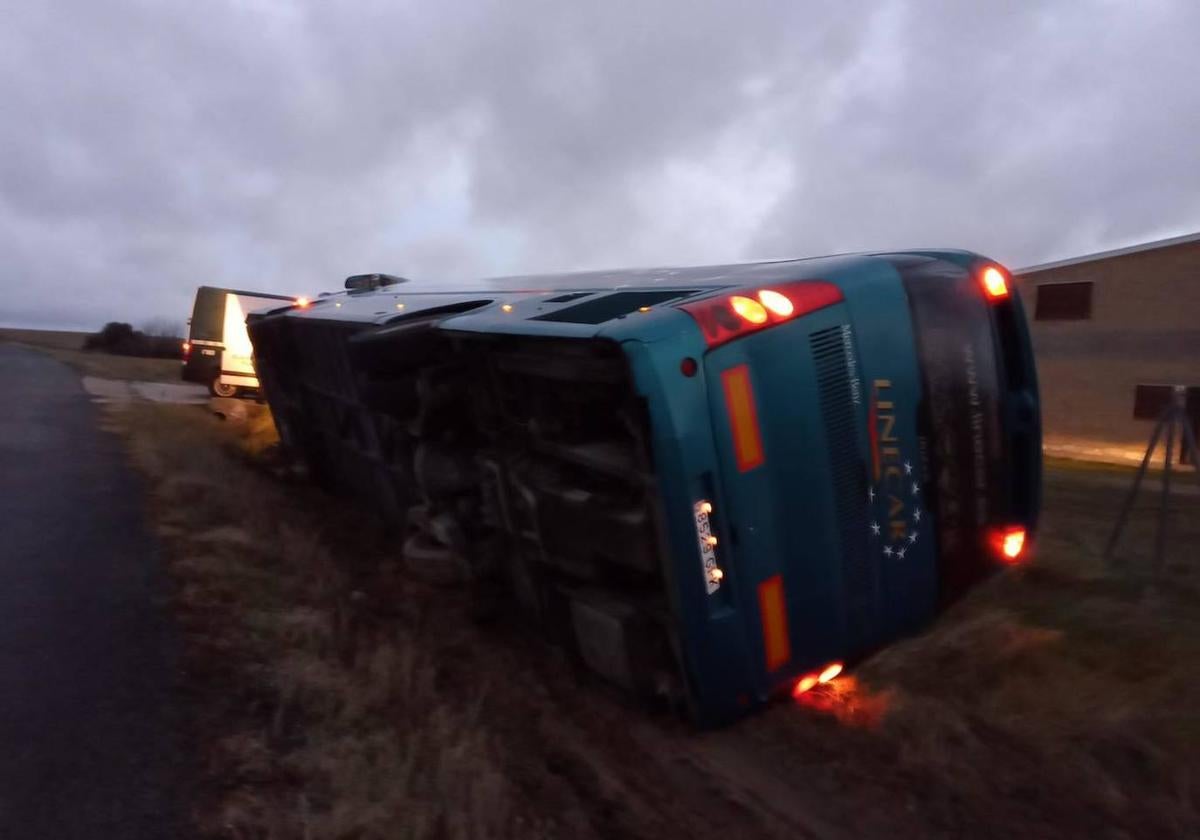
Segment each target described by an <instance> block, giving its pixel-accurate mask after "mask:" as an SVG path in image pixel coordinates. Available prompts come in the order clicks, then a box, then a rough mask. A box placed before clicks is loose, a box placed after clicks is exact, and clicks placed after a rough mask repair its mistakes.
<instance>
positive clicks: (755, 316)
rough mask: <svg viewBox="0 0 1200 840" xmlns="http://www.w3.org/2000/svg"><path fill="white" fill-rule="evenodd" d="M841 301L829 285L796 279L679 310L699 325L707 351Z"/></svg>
mask: <svg viewBox="0 0 1200 840" xmlns="http://www.w3.org/2000/svg"><path fill="white" fill-rule="evenodd" d="M842 300H843V298H842V291H841V289H839V288H838V287H837V286H835V285H833V284H832V283H829V282H826V281H824V280H800V281H796V282H792V283H778V284H773V285H771V286H769V287H768V286H764V287H762V288H755V289H746V290H742V291H740V292H738V293H736V294H723V295H717V296H716V297H710V298H705V299H704V300H698V301H694V302H692V303H684V304H681V305H680V307H679V308H680V309H682V310H683V311H684V312H686V313H687V314H689V315H691V316H692V318H694V319H695V321H696V323H697V324H699V325H700V329H701V330H702V331H703V332H704V341H705V343H706V344H707V345H708V346H709V347H710V348H711V347H717V346H718V345H721V344H724V343H725V342H727V341H731V340H733V339H735V338H738V337H740V336H743V335H747V334H749V333H752V332H755V331H757V330H761V329H766V328H767V327H771V326H774V325H775V324H780V323H783V322H784V321H788V320H790V319H792V318H797V317H799V316H801V315H807V314H808V313H809V312H814V311H816V310H818V309H824V308H825V307H826V306H832V305H833V304H835V303H840V302H841V301H842Z"/></svg>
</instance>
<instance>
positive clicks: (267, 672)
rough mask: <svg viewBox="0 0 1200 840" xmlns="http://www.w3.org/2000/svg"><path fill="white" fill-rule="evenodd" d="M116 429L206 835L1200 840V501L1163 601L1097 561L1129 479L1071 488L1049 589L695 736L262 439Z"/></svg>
mask: <svg viewBox="0 0 1200 840" xmlns="http://www.w3.org/2000/svg"><path fill="white" fill-rule="evenodd" d="M118 422H119V423H120V425H121V426H122V428H123V430H124V432H125V433H126V434H127V435H128V437H129V439H130V441H131V446H132V450H133V452H134V455H135V457H136V460H137V462H138V464H139V465H140V466H141V467H142V468H143V469H144V470H145V471H146V472H147V473H148V474H149V475H150V476H151V478H152V483H153V487H154V512H155V516H156V519H157V520H158V521H159V523H160V526H159V527H160V529H161V532H162V536H163V539H164V540H165V541H166V543H167V545H168V548H169V549H170V551H169V554H170V556H171V558H172V561H171V562H172V569H173V572H174V576H175V579H176V580H177V582H178V586H179V592H178V596H177V605H178V609H179V615H180V617H181V621H182V623H183V626H184V628H185V631H186V634H187V638H188V641H189V649H190V650H191V654H190V659H189V662H190V665H189V670H190V676H191V682H192V684H193V685H194V686H195V692H196V700H197V708H198V709H199V728H200V733H201V736H202V738H201V740H202V742H204V743H206V744H207V745H208V747H207V750H206V753H205V755H204V762H205V768H206V771H207V778H208V779H209V783H208V787H207V788H206V789H205V790H204V791H202V803H201V806H200V808H199V809H198V814H199V819H200V822H201V825H202V826H203V828H204V829H205V830H206V831H207V832H208V833H209V834H210V835H211V836H214V837H236V838H243V837H244V838H301V837H303V838H377V837H380V838H381V837H487V836H513V837H570V838H574V837H625V836H632V837H656V838H666V837H687V838H689V840H692V839H693V838H706V837H712V838H718V837H719V838H728V837H731V836H736V837H743V836H744V837H765V836H823V837H825V836H828V837H862V836H889V837H896V838H900V837H930V836H940V837H958V836H972V837H1014V836H1020V837H1075V836H1078V837H1129V836H1147V837H1151V836H1153V837H1163V836H1171V837H1176V836H1178V837H1182V836H1197V835H1198V834H1200V807H1198V801H1197V796H1198V793H1197V790H1196V788H1195V784H1194V782H1193V780H1194V779H1195V778H1197V774H1198V773H1200V716H1198V715H1197V713H1196V709H1197V708H1198V707H1200V683H1198V682H1197V676H1196V673H1195V663H1196V662H1198V661H1200V610H1198V609H1197V606H1198V605H1200V597H1198V595H1197V590H1196V587H1195V581H1196V579H1197V570H1196V565H1195V564H1196V558H1195V557H1194V555H1193V554H1192V553H1190V552H1189V551H1188V550H1187V548H1186V547H1187V546H1188V545H1194V544H1195V542H1196V539H1197V538H1198V537H1200V517H1196V516H1195V513H1196V507H1197V506H1200V499H1197V498H1196V497H1195V496H1181V497H1178V498H1177V499H1176V500H1175V501H1176V505H1177V507H1178V511H1177V513H1176V516H1175V519H1174V526H1175V528H1176V531H1175V538H1174V539H1173V540H1172V543H1173V545H1174V547H1175V549H1176V550H1175V551H1174V552H1173V555H1172V563H1171V568H1170V585H1169V586H1160V587H1158V588H1157V589H1148V588H1146V587H1145V586H1144V585H1143V583H1142V582H1140V581H1139V580H1137V579H1136V578H1126V577H1125V576H1123V575H1119V574H1114V573H1113V571H1112V570H1110V569H1108V568H1106V567H1105V566H1104V565H1103V564H1102V563H1101V561H1100V559H1099V553H1100V550H1101V548H1102V546H1103V542H1104V539H1105V537H1106V536H1107V533H1108V528H1109V527H1110V525H1111V517H1112V515H1113V513H1114V512H1115V510H1116V508H1117V506H1118V505H1119V502H1120V498H1121V489H1120V487H1119V486H1114V483H1113V482H1114V480H1115V479H1116V478H1121V477H1126V476H1127V475H1128V474H1127V473H1119V472H1108V471H1098V470H1092V469H1054V470H1051V472H1050V474H1049V477H1048V481H1047V496H1046V508H1047V514H1046V518H1045V523H1044V528H1043V531H1042V536H1041V539H1040V545H1039V546H1038V559H1037V561H1036V562H1035V563H1034V564H1033V565H1032V566H1030V567H1028V568H1026V569H1024V570H1020V571H1017V572H1015V573H1011V574H1007V575H1004V576H1002V577H1000V578H998V579H996V580H994V581H992V582H991V583H989V584H988V585H986V586H984V587H981V588H980V589H978V590H976V591H975V592H974V593H973V594H972V595H971V596H970V597H968V598H967V599H966V600H965V601H963V602H962V603H960V604H958V605H957V606H956V607H955V608H953V609H952V610H951V611H950V613H948V614H947V615H946V616H945V617H944V618H943V619H942V620H941V621H939V622H938V624H937V625H936V627H934V628H933V629H932V630H931V631H930V632H928V633H926V634H923V635H922V636H920V637H918V638H915V639H912V640H908V641H906V642H902V643H900V644H898V645H895V646H893V647H891V648H889V649H887V650H885V651H883V652H881V653H880V654H879V655H878V656H876V657H875V658H874V659H873V660H871V661H869V662H867V663H864V664H863V666H862V667H860V668H859V669H857V671H856V673H855V674H852V675H848V676H846V677H842V678H839V679H838V680H836V681H834V683H832V684H831V685H830V686H829V687H828V688H826V689H823V690H820V691H815V692H812V693H810V694H809V695H805V696H804V702H803V703H800V704H792V703H784V704H780V705H778V706H775V707H773V708H771V709H769V710H768V711H767V712H766V713H765V714H762V715H759V716H757V717H755V718H753V719H750V720H748V721H745V722H743V723H742V724H739V725H738V726H736V727H732V728H730V729H728V730H724V731H721V732H717V733H706V734H697V733H694V732H691V731H689V730H688V729H687V728H686V727H683V726H681V725H679V724H678V723H676V722H674V721H672V720H667V719H653V718H651V717H649V716H648V715H646V714H645V713H643V712H641V711H638V710H636V709H632V708H630V707H628V706H626V705H625V704H623V702H622V701H621V700H620V699H619V698H615V697H613V696H611V695H610V694H608V693H607V692H605V691H604V690H603V689H601V688H600V687H599V686H597V685H596V684H595V683H594V682H593V681H590V680H589V679H587V678H586V677H581V676H579V675H577V674H575V673H574V672H573V671H572V669H571V668H570V667H568V666H567V665H566V664H565V663H564V662H563V661H562V660H561V659H560V658H558V657H556V656H554V655H551V654H550V652H549V651H548V649H547V648H545V647H543V646H542V645H540V644H538V643H536V642H534V641H531V640H530V639H529V638H527V637H526V635H525V634H524V633H523V632H521V631H519V630H518V631H512V630H509V629H506V628H505V627H480V626H477V625H475V624H473V623H472V622H471V621H470V619H469V618H468V617H467V613H468V604H466V603H465V600H464V598H463V596H462V595H461V593H458V592H456V591H454V590H434V589H431V588H429V587H426V586H423V585H421V584H418V583H416V582H413V581H409V580H405V579H403V577H402V576H401V574H400V571H399V567H398V565H397V562H396V560H397V554H398V552H397V550H396V548H395V546H396V540H395V539H394V538H393V537H392V536H390V535H388V534H386V533H383V532H381V531H380V530H378V529H377V528H376V526H374V525H373V524H372V523H371V521H370V520H369V519H368V518H367V517H366V516H364V515H361V514H359V513H358V512H356V511H355V510H353V509H350V508H348V507H344V506H342V505H340V504H338V503H336V502H334V501H332V500H330V499H328V498H327V497H324V496H321V495H318V494H316V493H315V492H314V491H313V490H312V489H311V488H309V487H308V486H306V485H304V484H302V483H288V481H289V479H287V478H286V476H287V475H288V473H287V472H286V471H285V470H282V469H278V470H276V472H277V474H278V476H279V477H274V478H273V477H272V475H271V470H270V469H266V470H264V469H263V468H262V465H264V464H266V465H273V464H275V462H274V460H273V459H272V456H271V443H272V434H271V429H270V426H269V422H267V420H265V419H264V416H259V417H258V418H257V419H252V420H251V421H250V422H249V423H246V424H243V425H235V424H232V423H227V424H221V423H220V422H219V421H215V420H212V419H211V418H208V417H206V416H205V415H204V414H203V412H201V411H199V410H196V409H192V408H187V407H181V406H162V405H138V406H134V408H132V409H131V410H130V412H128V413H125V414H122V415H118ZM252 465H253V466H252ZM1144 501H1145V504H1144V505H1143V507H1142V508H1141V509H1140V510H1139V513H1138V518H1137V520H1136V521H1135V523H1134V527H1133V528H1132V530H1131V532H1130V534H1129V535H1128V537H1127V539H1126V542H1125V543H1124V546H1125V552H1124V555H1125V556H1126V557H1127V559H1128V566H1129V568H1130V569H1132V570H1135V571H1136V570H1143V569H1146V568H1147V563H1148V552H1149V545H1150V543H1151V535H1152V517H1151V516H1150V511H1149V509H1148V507H1147V506H1148V505H1149V503H1150V502H1151V499H1150V497H1149V496H1147V498H1146V499H1145V500H1144ZM1189 511H1190V513H1191V515H1190V518H1189V516H1187V515H1185V514H1187V513H1188V512H1189Z"/></svg>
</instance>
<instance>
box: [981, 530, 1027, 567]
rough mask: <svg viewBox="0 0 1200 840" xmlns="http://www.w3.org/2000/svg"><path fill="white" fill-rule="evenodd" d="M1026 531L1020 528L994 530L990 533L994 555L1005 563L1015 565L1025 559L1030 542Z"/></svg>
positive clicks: (989, 539)
mask: <svg viewBox="0 0 1200 840" xmlns="http://www.w3.org/2000/svg"><path fill="white" fill-rule="evenodd" d="M1026 537H1027V534H1026V532H1025V529H1024V528H1022V527H1020V526H1012V527H1006V528H993V529H991V531H990V532H989V533H988V543H989V547H990V548H991V551H992V553H993V554H994V555H995V556H996V557H997V558H998V559H999V560H1000V561H1001V562H1003V563H1008V564H1015V563H1020V562H1021V561H1022V560H1024V559H1025V556H1026V552H1027V549H1028V547H1029V546H1028V540H1027V539H1026Z"/></svg>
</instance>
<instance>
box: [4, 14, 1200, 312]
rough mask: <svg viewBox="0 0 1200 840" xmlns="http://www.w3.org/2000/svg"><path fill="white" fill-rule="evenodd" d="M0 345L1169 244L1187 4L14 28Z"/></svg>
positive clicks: (1190, 149)
mask: <svg viewBox="0 0 1200 840" xmlns="http://www.w3.org/2000/svg"><path fill="white" fill-rule="evenodd" d="M2 15H3V17H2V18H0V20H2V22H3V25H2V26H0V253H2V254H3V255H4V256H5V258H6V260H5V261H6V265H5V267H4V271H3V273H2V274H0V322H9V323H40V324H45V325H64V326H72V325H76V326H82V327H89V326H93V325H95V324H98V323H100V322H103V321H104V320H107V319H110V318H118V317H120V318H125V319H132V320H135V321H138V320H142V319H146V318H150V317H154V316H169V317H174V318H176V319H180V318H182V317H183V315H184V314H185V313H186V310H187V307H188V305H189V302H190V297H191V294H192V291H193V290H194V288H195V286H196V285H199V284H200V283H212V284H227V285H236V286H241V287H251V288H262V289H267V290H274V291H280V292H294V293H300V292H312V291H315V290H319V289H322V288H330V287H333V286H336V285H337V284H338V282H339V280H340V278H341V277H343V276H345V275H346V274H349V273H353V272H355V271H362V270H389V271H393V272H397V273H402V274H406V275H408V276H411V277H415V278H419V279H421V280H422V281H423V282H427V283H429V284H435V283H440V282H450V281H453V280H458V279H464V278H470V277H475V276H483V275H489V274H501V273H510V272H515V271H539V270H554V269H575V268H588V267H600V266H615V265H626V264H646V263H664V262H685V263H686V262H691V263H695V262H705V261H717V260H720V261H724V260H732V259H738V258H745V257H752V256H782V255H803V254H810V253H823V252H829V251H841V250H853V249H858V248H874V247H902V246H914V245H928V244H945V245H955V246H962V247H969V248H976V249H979V250H983V251H985V252H987V253H990V254H991V255H993V256H995V257H997V258H999V259H1002V260H1005V261H1007V262H1009V263H1010V264H1014V265H1020V264H1025V263H1030V262H1035V261H1039V260H1042V259H1050V258H1054V257H1059V256H1068V255H1072V254H1075V253H1081V252H1085V251H1088V250H1092V249H1099V248H1102V247H1106V246H1115V245H1120V244H1125V243H1128V242H1133V241H1139V240H1142V239H1145V238H1152V237H1154V236H1158V235H1170V234H1173V233H1182V232H1188V231H1191V230H1196V229H1200V189H1198V187H1200V165H1198V164H1200V159H1198V158H1200V152H1198V149H1200V143H1197V142H1196V140H1195V138H1196V137H1198V136H1200V86H1197V85H1195V84H1194V79H1196V78H1200V58H1198V57H1197V53H1196V51H1195V50H1194V49H1193V44H1192V42H1193V41H1194V33H1195V32H1197V31H1200V6H1197V5H1196V4H1195V3H1192V2H1190V1H1189V0H1179V2H1174V3H1170V2H1157V3H1152V2H1147V3H1139V4H1125V3H1115V2H1095V3H1074V2H1072V3H1060V4H1056V3H1047V4H1038V5H1035V4H1008V3H998V4H994V5H991V4H981V3H959V2H954V0H943V2H918V1H917V0H913V2H890V3H874V4H854V3H838V4H815V3H814V4H801V3H796V2H786V1H785V0H778V2H755V3H736V4H735V3H732V2H730V3H709V2H700V3H684V2H682V0H672V2H664V3H634V2H610V3H607V4H603V5H599V4H592V5H591V6H580V5H578V4H570V3H561V2H551V0H531V1H530V2H522V3H518V2H470V3H468V2H463V3H456V2H444V3H439V4H430V3H407V4H394V3H382V2H381V3H360V4H354V5H353V6H352V5H351V4H319V3H311V4H293V3H286V2H266V0H261V2H252V3H230V4H219V3H204V4H182V3H180V4H166V3H145V2H132V0H127V2H120V3H105V4H94V3H84V2H78V3H55V4H19V5H16V6H14V7H13V8H11V9H9V10H7V11H5V12H3V13H2Z"/></svg>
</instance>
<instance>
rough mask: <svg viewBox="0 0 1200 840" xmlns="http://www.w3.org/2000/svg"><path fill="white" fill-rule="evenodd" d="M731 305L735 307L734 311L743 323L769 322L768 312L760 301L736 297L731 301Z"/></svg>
mask: <svg viewBox="0 0 1200 840" xmlns="http://www.w3.org/2000/svg"><path fill="white" fill-rule="evenodd" d="M729 305H730V306H732V307H733V311H734V312H736V313H737V314H738V317H740V318H741V319H742V320H743V321H749V322H750V323H751V324H765V323H766V322H767V310H766V309H765V308H763V305H762V304H761V303H759V302H758V301H756V300H754V299H752V298H748V297H742V296H741V295H734V296H733V297H731V298H730V299H729Z"/></svg>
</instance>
